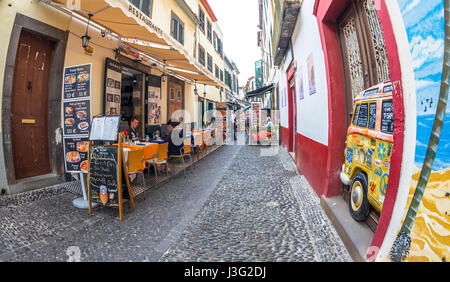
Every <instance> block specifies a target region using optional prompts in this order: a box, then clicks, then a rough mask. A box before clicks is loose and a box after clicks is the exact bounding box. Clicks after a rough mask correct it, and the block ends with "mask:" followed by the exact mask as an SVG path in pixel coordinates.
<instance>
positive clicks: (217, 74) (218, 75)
mask: <svg viewBox="0 0 450 282" xmlns="http://www.w3.org/2000/svg"><path fill="white" fill-rule="evenodd" d="M215 72H216V78H217V79H220V71H219V67H218V66H217V65H216V66H215Z"/></svg>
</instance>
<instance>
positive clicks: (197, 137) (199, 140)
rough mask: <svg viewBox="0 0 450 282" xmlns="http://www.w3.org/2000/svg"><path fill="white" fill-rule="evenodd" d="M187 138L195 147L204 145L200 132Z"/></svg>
mask: <svg viewBox="0 0 450 282" xmlns="http://www.w3.org/2000/svg"><path fill="white" fill-rule="evenodd" d="M186 137H188V138H191V144H192V145H193V146H194V147H196V146H201V145H202V134H201V133H200V132H193V133H192V134H190V135H188V136H186Z"/></svg>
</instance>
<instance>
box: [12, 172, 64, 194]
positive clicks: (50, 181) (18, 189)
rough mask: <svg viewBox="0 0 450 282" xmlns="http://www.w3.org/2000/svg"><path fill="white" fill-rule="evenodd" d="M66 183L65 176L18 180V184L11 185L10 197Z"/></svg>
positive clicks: (43, 176)
mask: <svg viewBox="0 0 450 282" xmlns="http://www.w3.org/2000/svg"><path fill="white" fill-rule="evenodd" d="M63 182H65V179H64V175H60V176H58V175H56V174H52V173H50V174H44V175H39V176H34V177H29V178H24V179H19V180H17V183H16V184H13V185H9V187H8V190H9V191H8V192H9V194H10V195H13V194H18V193H24V192H28V191H31V190H35V189H39V188H44V187H49V186H53V185H56V184H60V183H63Z"/></svg>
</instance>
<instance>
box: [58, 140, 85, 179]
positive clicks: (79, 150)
mask: <svg viewBox="0 0 450 282" xmlns="http://www.w3.org/2000/svg"><path fill="white" fill-rule="evenodd" d="M88 148H89V143H88V138H87V137H77V138H72V137H68V138H64V162H65V166H66V172H80V171H86V172H87V169H88V161H87V159H88Z"/></svg>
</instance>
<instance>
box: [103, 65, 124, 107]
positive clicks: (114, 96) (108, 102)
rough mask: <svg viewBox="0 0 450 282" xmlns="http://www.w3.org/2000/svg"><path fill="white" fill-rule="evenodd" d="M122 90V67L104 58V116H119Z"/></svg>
mask: <svg viewBox="0 0 450 282" xmlns="http://www.w3.org/2000/svg"><path fill="white" fill-rule="evenodd" d="M121 88H122V65H121V63H119V62H116V61H114V60H112V59H110V58H106V65H105V88H104V89H105V100H104V105H105V108H104V112H105V115H119V114H120V103H121V93H122V91H121Z"/></svg>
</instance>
